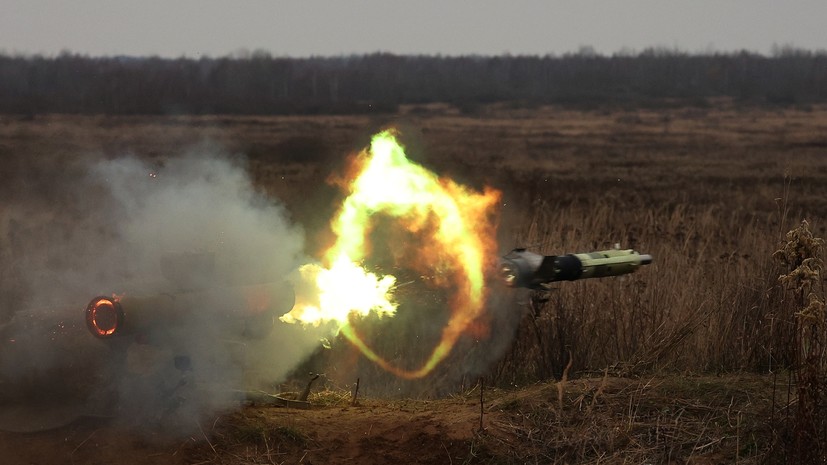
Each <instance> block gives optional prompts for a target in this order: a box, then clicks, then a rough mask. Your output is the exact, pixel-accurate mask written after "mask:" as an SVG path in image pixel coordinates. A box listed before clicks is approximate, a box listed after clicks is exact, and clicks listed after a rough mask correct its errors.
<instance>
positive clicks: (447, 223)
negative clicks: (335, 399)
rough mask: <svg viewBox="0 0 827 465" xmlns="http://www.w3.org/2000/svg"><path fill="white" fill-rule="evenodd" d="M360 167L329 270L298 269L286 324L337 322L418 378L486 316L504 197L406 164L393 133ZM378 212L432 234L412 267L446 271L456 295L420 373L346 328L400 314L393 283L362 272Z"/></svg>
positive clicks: (445, 281) (446, 282)
mask: <svg viewBox="0 0 827 465" xmlns="http://www.w3.org/2000/svg"><path fill="white" fill-rule="evenodd" d="M356 162H357V163H359V166H360V167H361V170H360V171H359V172H358V173H357V175H356V176H355V178H354V179H353V180H352V182H351V183H350V184H349V186H348V190H349V195H348V196H347V198H346V199H345V200H344V202H343V204H342V208H341V209H340V211H339V213H338V215H337V216H336V217H335V218H334V219H333V221H332V222H331V226H332V229H333V232H334V233H335V234H336V242H335V244H333V246H332V247H331V248H330V249H329V250H328V251H327V252H326V253H325V257H324V258H325V261H326V263H329V264H331V266H330V268H323V267H321V266H319V265H305V266H304V267H302V268H301V270H300V280H299V282H298V283H297V289H296V298H297V302H296V305H295V307H294V309H293V310H292V311H291V312H290V313H288V314H286V315H285V316H283V317H282V321H286V322H291V323H292V322H302V323H305V324H313V325H318V324H320V323H322V322H325V321H336V322H339V323H340V324H341V327H340V330H341V334H343V335H344V336H345V337H347V338H348V339H349V340H350V341H351V342H352V343H353V344H354V345H355V346H356V347H358V348H359V349H360V350H361V351H362V353H363V354H364V355H365V356H366V357H368V358H369V359H370V360H373V361H374V362H376V363H377V364H379V365H380V366H382V367H383V368H384V369H386V370H388V371H390V372H392V373H395V374H396V375H398V376H401V377H404V378H419V377H422V376H425V375H427V374H428V373H429V372H430V371H431V370H433V368H434V367H436V366H437V365H438V364H439V363H440V362H441V361H442V360H444V359H445V357H447V356H448V354H449V353H450V351H451V349H452V348H453V346H454V344H455V343H456V342H457V340H458V339H459V337H460V336H461V335H462V333H463V332H464V331H465V330H466V329H468V327H469V326H470V325H471V323H473V322H474V321H475V320H477V318H478V317H479V316H480V315H481V312H482V309H483V305H484V299H485V275H484V272H483V270H484V269H487V268H489V267H488V266H487V265H488V261H489V260H490V259H491V258H492V257H494V250H495V246H494V222H493V220H492V214H491V210H492V207H493V206H494V205H495V204H496V203H497V201H498V199H499V192H497V191H495V190H492V189H486V190H485V192H483V193H476V192H473V191H471V190H470V189H468V188H466V187H464V186H461V185H459V184H457V183H455V182H454V181H452V180H450V179H440V178H439V177H438V176H436V175H435V174H434V173H432V172H430V171H428V170H427V169H425V168H423V167H422V166H419V165H416V164H414V163H412V162H411V161H410V160H408V159H407V157H406V156H405V152H404V149H403V148H402V146H401V145H400V144H399V142H398V141H397V140H396V137H395V135H394V133H393V132H392V131H390V130H388V131H383V132H381V133H379V134H377V135H375V136H374V137H373V139H372V141H371V146H370V150H368V151H363V152H361V153H360V154H359V155H358V156H357V159H356ZM380 213H381V214H384V215H387V216H390V217H393V218H394V219H395V220H396V221H397V222H398V223H399V224H400V225H402V226H404V227H405V228H406V229H407V230H408V231H410V232H412V233H414V234H417V235H428V237H425V238H423V241H422V244H420V245H419V246H418V249H417V255H418V256H419V259H420V260H421V262H420V263H414V264H411V265H413V266H419V267H420V268H426V267H427V268H430V269H434V268H439V269H445V270H447V271H448V272H449V273H447V274H448V275H449V277H447V278H445V277H442V278H440V281H439V283H440V284H442V285H443V286H445V287H450V288H451V289H454V290H455V293H454V295H453V296H452V297H451V299H450V304H451V308H452V314H451V317H450V319H449V320H448V323H447V324H446V326H445V328H444V329H443V332H442V338H441V340H440V342H439V343H438V344H437V346H436V347H435V348H434V349H433V352H432V353H431V355H430V357H429V358H428V360H427V361H426V362H425V363H424V364H423V365H422V366H421V367H420V368H418V369H415V370H405V369H402V368H399V367H396V366H393V365H391V364H390V363H388V362H387V361H385V360H384V359H383V358H382V357H381V356H379V355H378V354H377V353H376V352H375V351H373V350H372V349H371V348H370V347H369V346H368V345H367V344H366V343H365V342H364V341H363V340H362V339H361V338H360V337H359V335H358V334H357V333H356V331H355V330H354V328H353V327H352V326H351V325H350V324H349V317H350V316H351V315H354V314H358V315H367V314H369V313H370V312H375V313H377V314H379V315H380V316H381V315H392V314H393V313H394V311H395V310H396V307H397V304H396V303H395V302H393V299H392V295H391V290H392V286H393V285H394V283H395V281H396V279H395V278H394V277H393V276H390V275H388V276H384V277H381V278H380V277H378V276H376V275H375V274H372V273H368V272H367V271H366V270H365V269H364V268H362V267H361V266H359V265H358V263H360V262H362V261H363V260H364V259H365V257H366V255H367V254H368V252H369V249H368V247H367V243H366V242H367V238H366V235H367V232H368V229H369V226H370V224H371V221H370V219H371V217H372V216H374V215H376V214H380ZM393 247H403V244H398V245H396V244H395V245H394V246H393ZM438 278H439V277H438Z"/></svg>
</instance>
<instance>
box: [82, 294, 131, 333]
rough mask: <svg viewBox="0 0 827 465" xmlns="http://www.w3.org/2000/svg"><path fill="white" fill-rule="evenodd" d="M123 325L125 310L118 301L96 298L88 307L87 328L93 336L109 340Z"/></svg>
mask: <svg viewBox="0 0 827 465" xmlns="http://www.w3.org/2000/svg"><path fill="white" fill-rule="evenodd" d="M121 325H123V309H122V308H121V304H120V302H118V300H117V299H113V298H111V297H104V296H100V297H95V298H94V299H92V301H91V302H89V305H87V306H86V327H87V328H89V332H91V333H92V335H93V336H95V337H97V338H100V339H108V338H110V337H112V336H114V335H115V334H117V333H118V330H119V329H120V327H121Z"/></svg>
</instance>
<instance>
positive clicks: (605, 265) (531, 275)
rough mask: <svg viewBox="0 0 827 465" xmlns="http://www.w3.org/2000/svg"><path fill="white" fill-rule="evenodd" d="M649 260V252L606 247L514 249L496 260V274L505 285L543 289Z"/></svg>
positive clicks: (621, 272) (631, 268)
mask: <svg viewBox="0 0 827 465" xmlns="http://www.w3.org/2000/svg"><path fill="white" fill-rule="evenodd" d="M650 263H652V256H651V255H644V254H639V253H638V252H636V251H634V250H632V249H625V250H621V249H619V248H617V249H609V250H600V251H597V252H586V253H575V254H566V255H541V254H537V253H534V252H529V251H527V250H525V249H514V250H512V251H511V252H509V253H508V254H507V255H505V256H503V257H502V259H501V260H500V270H499V271H500V277H501V278H502V280H503V282H504V283H505V284H506V285H507V286H509V287H526V288H529V289H546V288H547V285H548V284H549V283H552V282H556V281H576V280H578V279H587V278H604V277H608V276H620V275H624V274H628V273H634V272H635V271H637V270H638V268H640V267H641V266H643V265H648V264H650Z"/></svg>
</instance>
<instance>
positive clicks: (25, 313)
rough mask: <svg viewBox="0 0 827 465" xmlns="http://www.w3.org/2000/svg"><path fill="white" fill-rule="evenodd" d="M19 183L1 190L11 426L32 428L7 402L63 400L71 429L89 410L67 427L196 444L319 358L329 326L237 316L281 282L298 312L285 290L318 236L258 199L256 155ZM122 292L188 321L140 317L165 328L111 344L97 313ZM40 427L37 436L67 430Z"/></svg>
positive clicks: (194, 158)
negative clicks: (130, 430) (92, 314)
mask: <svg viewBox="0 0 827 465" xmlns="http://www.w3.org/2000/svg"><path fill="white" fill-rule="evenodd" d="M10 174H11V176H9V178H8V183H7V184H6V186H5V188H4V189H2V192H0V194H2V196H3V197H4V200H6V202H4V205H3V207H2V210H0V278H2V279H0V283H1V284H0V287H2V288H0V295H2V297H1V298H0V428H5V429H15V428H17V429H20V430H25V429H27V427H28V426H27V425H23V424H17V425H16V426H15V424H14V423H15V422H22V421H23V420H21V419H20V418H21V416H23V415H22V414H21V415H19V416H17V417H15V416H14V415H13V414H9V413H8V410H7V409H6V410H3V409H4V407H3V405H11V404H15V405H18V406H19V405H28V406H31V407H32V409H33V410H44V409H42V408H40V407H39V405H40V404H42V403H43V402H45V401H46V399H53V401H54V402H56V403H59V404H60V405H61V408H58V409H54V408H53V409H52V412H53V413H54V412H57V413H54V415H58V416H59V415H60V412H61V411H62V410H61V409H63V410H66V409H65V408H63V407H65V406H66V405H68V404H73V405H81V406H82V407H75V408H72V409H69V410H70V411H66V412H64V413H65V415H66V416H69V415H70V414H76V413H78V412H81V413H85V414H101V415H117V416H118V417H119V418H122V419H126V420H127V421H129V422H132V423H135V424H138V425H145V426H148V427H150V428H161V427H162V426H163V425H166V427H167V429H169V430H176V431H186V429H187V428H193V427H196V425H197V421H198V420H199V419H200V418H202V417H203V416H204V415H207V414H210V413H214V412H215V411H216V410H217V409H221V408H225V407H227V406H230V405H233V404H234V403H237V401H238V400H239V399H240V398H241V397H242V395H243V394H242V393H241V391H243V390H246V389H273V386H274V384H275V383H278V382H280V381H282V380H283V379H284V377H285V376H286V375H287V373H288V372H289V371H290V370H292V369H293V368H294V367H295V366H296V365H297V364H299V363H300V362H301V361H302V360H303V359H305V358H306V357H307V356H308V355H309V354H310V352H312V351H313V350H314V349H315V348H316V347H317V346H318V345H319V336H321V335H322V331H324V329H323V328H322V329H312V328H311V329H306V328H302V327H300V326H296V325H286V324H282V323H279V322H278V321H277V318H278V316H280V313H278V314H273V315H265V318H261V317H259V318H258V319H245V318H244V316H243V315H241V316H239V315H238V314H237V313H228V311H227V310H228V309H227V308H226V307H227V306H228V303H230V304H231V303H232V302H229V301H228V299H230V298H234V296H237V290H238V289H239V288H241V287H243V286H249V285H259V284H264V285H268V283H271V284H272V286H271V288H272V289H276V291H275V292H276V295H275V296H274V298H275V300H276V301H279V302H277V303H278V305H276V306H277V307H279V308H280V311H287V310H289V308H290V306H291V305H292V302H293V300H292V299H293V294H292V291H291V290H290V288H289V286H285V285H283V281H284V279H285V277H286V276H287V275H288V274H289V273H290V271H291V270H293V269H295V268H296V267H297V266H298V265H300V264H301V263H306V262H307V260H306V259H305V258H304V256H303V254H302V250H303V232H302V230H301V229H300V228H298V227H296V226H295V225H293V224H292V223H291V221H290V219H289V217H288V214H287V212H286V211H285V209H284V208H283V207H282V206H280V205H279V204H278V203H277V202H276V201H275V200H274V199H272V198H268V197H267V196H265V195H263V194H262V193H260V192H258V191H257V190H256V189H255V188H254V186H253V185H252V183H251V180H250V178H249V176H248V174H247V171H246V167H245V163H244V159H243V157H232V156H228V155H226V154H222V153H219V152H217V151H216V150H214V149H211V148H210V147H208V146H201V147H197V148H194V149H192V150H191V151H190V152H189V153H186V154H184V155H182V156H178V157H173V158H169V159H164V160H154V161H152V160H146V159H141V158H139V157H136V156H123V157H118V158H114V159H108V160H107V159H102V157H91V156H90V157H87V158H86V159H81V160H62V161H58V162H55V163H53V164H49V165H40V166H36V165H32V164H29V165H25V166H24V165H19V166H17V167H14V166H12V170H11V173H10ZM113 293H115V294H118V295H122V296H123V299H124V303H126V301H127V300H126V299H130V298H132V299H133V300H136V301H142V302H149V301H151V299H152V298H156V297H158V296H163V297H162V298H163V299H166V300H165V302H173V307H174V308H175V310H176V312H175V313H176V314H175V315H168V314H164V313H163V312H161V311H159V308H158V307H157V306H152V305H144V306H143V307H142V306H137V307H134V308H133V309H129V308H125V312H127V313H128V314H127V316H126V320H127V322H129V321H130V318H131V317H132V318H133V319H134V318H139V319H140V318H142V319H143V320H146V319H157V320H158V321H157V326H156V325H155V324H154V323H155V321H154V320H150V321H151V323H152V324H151V328H152V329H150V330H147V331H145V333H147V334H143V335H142V336H141V337H142V340H139V341H135V340H133V339H134V338H133V339H128V338H121V339H120V340H117V341H115V340H112V341H110V340H97V339H95V338H94V337H93V336H92V335H91V334H90V333H89V332H88V331H87V329H86V327H85V323H84V313H83V310H84V308H85V306H86V304H87V303H88V302H89V301H90V300H91V299H92V298H93V297H95V296H99V295H103V296H111V295H112V294H113ZM182 296H185V297H182ZM140 299H145V300H140ZM146 299H150V300H146ZM129 312H133V313H132V314H129ZM138 314H140V315H138ZM274 318H275V319H276V321H273V319H274ZM271 325H272V330H270V326H271ZM155 328H158V329H155ZM28 416H29V417H30V419H29V420H27V421H30V422H33V423H32V425H31V429H36V428H38V427H48V426H50V425H51V424H55V425H56V424H57V423H59V422H60V420H61V419H60V418H46V419H41V420H37V419H34V420H32V419H31V417H32V415H28ZM10 423H11V424H10Z"/></svg>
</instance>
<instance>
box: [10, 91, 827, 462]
mask: <svg viewBox="0 0 827 465" xmlns="http://www.w3.org/2000/svg"><path fill="white" fill-rule="evenodd" d="M391 125H392V126H396V127H398V128H400V130H401V132H402V136H401V138H402V141H403V143H405V145H406V146H407V148H408V154H409V156H410V157H411V158H412V159H414V160H417V161H419V162H421V163H423V164H424V165H425V166H427V167H429V168H431V169H433V170H434V171H436V172H438V173H440V174H442V175H445V176H450V177H452V178H454V179H456V180H458V181H461V182H463V183H466V184H469V185H471V186H474V187H476V188H481V187H482V186H484V185H489V186H493V187H495V188H497V189H499V190H501V191H502V192H503V199H502V206H501V209H500V212H499V214H500V220H499V221H500V227H499V233H498V236H499V237H498V240H499V243H500V247H501V252H503V253H504V252H507V251H508V250H509V249H510V248H513V247H518V246H522V247H529V248H531V249H532V250H534V251H538V252H544V253H548V254H558V253H566V252H585V251H589V250H597V249H602V248H609V247H612V246H613V245H614V244H616V243H619V244H621V245H622V246H623V247H630V248H634V249H636V250H638V251H640V252H642V253H648V254H651V255H653V256H654V263H653V264H652V265H650V266H648V267H646V268H643V269H642V270H640V271H639V272H637V273H635V274H633V275H630V276H626V277H622V278H610V279H605V280H587V281H583V282H573V283H564V284H561V285H559V286H556V289H555V290H553V291H551V292H544V293H540V292H532V293H528V292H523V291H516V292H512V291H504V290H498V291H496V292H497V294H498V295H504V297H502V299H501V300H503V301H505V302H506V303H500V304H497V305H496V307H497V309H495V310H492V316H491V323H492V325H493V328H494V330H493V331H492V333H491V334H490V335H489V337H488V338H487V339H486V340H474V339H473V338H469V340H467V341H463V342H462V343H461V347H460V348H458V349H457V350H456V351H455V352H454V353H453V354H452V356H451V357H450V358H449V359H448V360H447V361H446V362H445V363H444V364H443V365H441V366H440V367H439V368H438V369H437V370H436V371H435V372H434V373H433V375H432V376H431V377H429V378H428V379H425V380H420V381H415V382H409V381H402V380H397V379H394V378H393V377H391V376H390V375H387V374H385V373H382V372H381V371H380V370H379V369H377V368H375V367H373V366H372V365H371V364H370V363H369V362H368V361H366V360H364V359H361V358H358V357H355V355H354V351H353V350H352V349H350V348H349V347H347V345H346V344H345V343H344V342H343V341H333V347H332V349H331V350H328V351H323V352H324V353H318V352H317V353H316V354H315V355H314V356H312V357H310V358H309V359H308V360H307V361H306V362H305V364H303V365H302V366H301V367H298V368H297V373H306V372H307V370H313V371H317V372H324V373H326V375H327V380H326V381H325V384H324V386H323V387H320V388H318V389H319V390H318V392H317V393H316V394H313V395H312V396H311V398H310V400H311V401H312V402H313V403H314V407H313V409H311V410H309V411H295V410H289V409H277V408H268V407H262V406H248V407H244V408H239V409H238V410H236V411H230V412H226V413H223V414H222V415H220V416H218V417H217V418H212V419H211V420H210V421H208V422H205V423H202V424H200V425H199V431H198V434H194V435H190V436H188V437H186V438H184V439H181V438H174V439H170V438H167V437H161V436H153V435H151V434H150V435H149V436H148V437H147V436H146V435H143V436H140V437H133V436H131V434H130V430H129V428H127V427H125V426H121V425H111V424H110V423H109V421H108V420H100V419H87V420H83V421H80V422H78V423H75V424H73V425H70V426H66V427H63V428H60V429H57V430H54V431H50V432H41V433H34V434H11V433H0V456H1V457H9V458H10V460H11V461H10V462H9V461H7V460H2V462H3V463H113V461H116V462H117V463H125V464H139V463H222V464H246V463H366V464H370V463H376V464H379V463H394V462H397V463H428V464H454V463H456V464H459V463H696V464H712V463H763V462H764V461H765V460H769V461H770V462H783V461H784V460H786V458H787V453H788V450H790V449H791V448H792V447H793V445H794V444H795V440H796V438H795V437H793V436H791V435H790V434H789V431H790V429H791V426H790V425H791V424H792V423H791V422H793V420H794V417H795V409H796V407H795V403H796V400H795V397H796V396H795V393H794V392H793V391H795V390H796V386H795V383H794V379H795V378H796V376H797V375H796V374H795V373H793V374H791V372H789V371H787V368H789V367H790V365H791V364H793V363H795V361H796V360H797V359H796V358H795V355H794V354H795V347H796V346H795V344H796V342H795V341H798V340H799V334H798V331H799V329H800V328H799V326H798V324H797V321H798V320H797V319H796V318H797V317H796V314H797V312H798V311H799V310H800V309H801V307H800V306H798V305H799V304H801V303H802V302H803V300H802V301H801V302H799V301H798V300H796V298H795V297H794V296H790V295H789V294H788V293H786V294H785V292H784V290H783V289H782V288H781V287H780V285H779V283H778V277H779V275H781V274H783V273H786V272H788V271H790V270H788V269H785V268H784V267H783V266H782V264H781V263H780V262H778V260H776V259H774V258H773V253H774V252H775V251H776V250H778V249H779V248H780V247H781V245H782V244H783V242H785V234H786V233H787V231H788V230H790V229H792V228H795V227H796V226H798V225H799V224H800V223H801V221H802V220H807V221H808V222H809V225H810V229H811V230H812V231H813V233H814V234H815V236H817V237H824V236H825V235H827V234H825V228H826V227H827V222H825V220H826V219H827V202H825V196H827V108H821V107H815V108H807V109H806V110H803V109H802V110H796V109H778V110H770V109H754V108H741V107H735V106H732V105H730V104H728V103H727V102H721V103H720V104H718V105H716V106H715V107H714V108H712V109H697V108H686V109H664V110H639V111H628V112H617V111H594V112H579V111H570V110H562V109H558V108H542V109H538V110H513V109H508V108H499V107H491V108H485V109H483V110H481V111H480V112H479V114H477V115H474V116H467V115H460V114H459V113H458V112H456V111H454V110H453V109H452V108H451V107H448V106H440V105H432V106H427V107H406V108H404V109H403V111H402V112H400V114H399V115H393V116H384V117H366V116H365V117H358V116H353V117H350V116H321V117H219V116H212V117H167V118H157V117H110V116H37V117H34V118H27V119H19V118H14V117H8V116H4V117H0V179H2V183H3V185H2V186H0V202H1V203H0V263H2V264H0V278H2V280H1V281H0V293H2V297H0V323H2V322H3V321H2V320H4V318H8V315H10V313H11V312H12V308H14V307H15V306H17V305H20V304H21V303H25V302H26V299H27V297H26V296H27V293H31V292H35V291H34V290H32V289H29V288H27V287H26V286H25V283H22V284H21V282H20V278H19V277H18V276H17V275H16V274H15V265H14V264H15V263H17V262H19V261H21V260H26V261H37V262H43V263H50V260H59V258H55V257H59V255H60V254H58V253H56V252H55V251H59V249H60V247H61V240H62V238H65V237H68V236H70V235H72V234H74V232H73V231H74V229H73V227H72V226H71V225H74V224H79V223H83V224H86V223H85V222H86V221H87V220H86V214H85V213H84V211H79V210H78V207H77V205H76V204H74V203H73V201H72V200H71V199H68V198H66V196H65V195H66V189H64V188H62V187H56V186H58V185H60V186H65V185H69V186H71V183H72V179H73V177H75V176H81V175H82V174H83V170H84V167H85V166H86V164H87V163H88V162H89V161H94V160H97V159H112V158H116V157H119V156H122V155H124V154H135V155H137V156H138V157H140V158H142V159H146V160H151V161H153V162H156V163H158V165H159V166H161V165H163V163H164V161H165V160H169V159H171V158H175V157H177V156H179V155H180V154H181V153H183V152H185V151H188V150H191V149H192V148H193V147H205V146H209V147H211V148H213V149H217V150H220V151H221V152H223V153H228V154H242V155H243V157H244V159H245V160H246V162H247V168H248V170H249V172H250V175H251V177H252V179H253V181H254V184H255V186H257V188H259V189H261V190H262V191H263V192H266V193H267V195H268V196H270V197H272V198H275V199H278V201H279V202H281V203H283V205H284V206H285V207H286V209H287V211H288V212H289V215H290V218H291V221H293V222H295V223H297V224H299V225H301V226H302V227H303V228H304V234H305V237H306V242H305V252H306V253H307V254H309V255H311V256H313V255H315V254H318V252H319V251H320V250H322V249H323V248H324V247H325V246H326V245H327V244H328V243H329V240H330V233H329V231H328V230H327V229H326V226H327V221H328V220H329V218H330V217H331V216H332V214H333V212H334V211H335V209H336V205H337V201H338V200H340V199H341V194H340V193H339V192H338V190H337V189H336V188H335V187H333V186H331V185H330V184H329V183H327V182H326V181H327V180H328V179H329V178H330V176H331V175H332V174H335V173H340V172H341V171H342V170H343V169H344V167H345V166H346V155H348V154H349V153H353V152H354V151H356V150H358V149H360V148H361V147H363V146H365V145H366V144H367V143H368V141H369V137H370V135H371V134H372V133H374V132H376V131H377V130H379V129H381V128H383V127H387V126H391ZM90 195H91V194H90ZM104 206H105V205H103V204H102V205H101V207H102V208H103V207H104ZM86 226H89V225H86ZM93 226H94V225H93ZM13 230H14V231H13ZM14 237H17V238H20V237H25V238H26V239H25V241H24V242H23V247H24V248H25V250H26V252H25V253H23V252H21V251H20V250H19V249H16V248H15V247H16V242H15V241H20V239H14ZM820 279H821V278H820ZM813 290H814V292H816V293H817V294H819V293H820V294H819V295H821V298H823V296H824V284H823V279H822V281H821V282H820V283H819V284H818V285H817V286H815V287H814V288H813ZM437 300H438V299H437ZM83 304H85V302H81V304H80V305H83ZM67 305H68V303H67ZM80 305H79V306H80ZM388 324H390V325H392V323H388ZM382 328H385V329H387V328H388V327H384V326H383V327H379V328H377V329H376V334H374V338H375V339H374V344H375V346H376V347H377V348H378V349H379V350H381V351H384V352H385V353H396V352H398V351H399V350H400V348H404V349H407V350H405V353H406V354H407V355H406V356H409V357H412V358H413V359H416V358H417V357H422V356H424V355H423V354H426V353H427V351H428V350H429V347H423V346H421V345H416V346H415V347H414V345H415V344H414V342H413V341H414V339H415V338H419V337H420V335H422V337H423V339H424V340H428V338H429V337H432V336H433V335H432V334H431V333H433V331H431V333H429V332H428V330H425V329H417V330H411V331H410V332H406V331H405V330H403V329H400V328H398V327H393V326H390V328H393V329H395V330H397V332H396V333H394V334H395V337H392V338H390V337H384V338H383V336H382V335H381V334H379V333H380V330H381V329H382ZM408 345H410V346H411V347H413V348H409V347H408ZM425 345H427V344H425ZM566 365H570V368H569V369H568V370H565V367H566ZM564 371H566V372H565V373H564ZM357 377H360V379H361V381H362V386H363V387H362V389H363V390H362V391H360V395H362V396H364V398H363V400H362V401H361V402H360V404H359V405H357V406H350V405H349V398H348V397H349V394H348V391H347V389H349V386H351V384H352V383H353V382H354V381H355V379H356V378H357ZM481 378H484V379H485V380H486V381H485V382H486V384H487V385H489V386H493V387H491V388H487V389H486V391H485V392H484V394H485V403H484V405H483V409H484V412H485V416H484V419H483V420H484V426H485V429H484V430H482V431H481V430H479V411H480V403H479V393H480V392H479V389H480V388H479V385H478V384H477V383H478V381H477V380H478V379H481ZM561 378H562V380H561ZM303 379H304V378H303V376H298V375H297V376H296V377H295V379H293V381H294V383H299V382H300V380H303ZM297 380H298V381H297ZM822 382H823V381H822ZM0 388H2V386H0ZM0 391H2V390H1V389H0Z"/></svg>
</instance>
